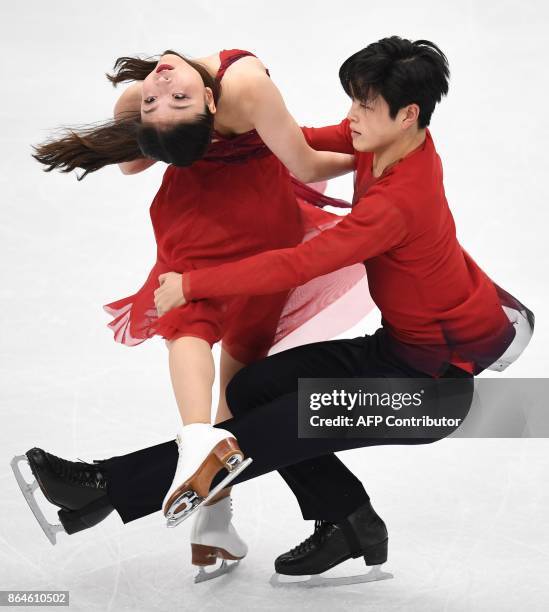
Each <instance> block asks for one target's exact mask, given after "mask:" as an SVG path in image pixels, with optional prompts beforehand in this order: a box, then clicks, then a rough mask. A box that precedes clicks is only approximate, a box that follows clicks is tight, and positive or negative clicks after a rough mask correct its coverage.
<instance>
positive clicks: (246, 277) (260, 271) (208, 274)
mask: <svg viewBox="0 0 549 612" xmlns="http://www.w3.org/2000/svg"><path fill="white" fill-rule="evenodd" d="M382 183H383V181H380V182H379V183H378V184H376V185H374V186H373V187H372V188H371V189H370V190H369V192H368V194H367V195H366V196H364V197H363V198H361V199H360V200H359V201H358V202H357V203H356V204H355V206H354V207H353V210H352V212H351V213H349V214H348V215H346V216H345V217H344V218H343V219H342V221H340V222H339V223H338V224H337V225H336V226H335V227H333V228H331V229H329V230H326V231H324V232H322V233H321V234H319V235H318V236H316V237H315V238H312V239H311V240H309V241H307V242H304V243H302V244H299V245H298V246H297V247H294V248H288V249H278V250H274V251H266V252H264V253H259V254H258V255H254V256H252V257H247V258H245V259H241V260H240V261H236V262H231V263H227V264H222V265H220V266H214V267H211V268H202V269H199V270H192V271H190V272H185V273H184V274H183V280H182V283H183V293H184V297H185V300H186V301H190V300H198V299H204V298H213V297H219V296H230V295H262V294H267V293H278V292H282V291H285V290H287V289H291V288H292V287H298V286H299V285H302V284H304V283H306V282H307V281H309V280H311V279H312V278H315V277H317V276H322V275H323V274H328V273H329V272H333V271H334V270H338V269H339V268H344V267H345V266H349V265H351V264H355V263H359V262H363V261H365V260H366V259H370V258H371V257H375V256H376V255H380V254H381V253H384V252H386V251H388V250H389V249H391V248H393V247H394V246H396V245H398V244H399V243H400V242H402V240H404V238H405V237H406V235H407V229H406V222H405V219H404V217H403V215H402V213H401V211H400V209H399V208H398V206H397V205H396V204H395V203H394V202H393V201H390V200H389V199H388V198H387V194H386V193H383V192H386V189H383V186H382Z"/></svg>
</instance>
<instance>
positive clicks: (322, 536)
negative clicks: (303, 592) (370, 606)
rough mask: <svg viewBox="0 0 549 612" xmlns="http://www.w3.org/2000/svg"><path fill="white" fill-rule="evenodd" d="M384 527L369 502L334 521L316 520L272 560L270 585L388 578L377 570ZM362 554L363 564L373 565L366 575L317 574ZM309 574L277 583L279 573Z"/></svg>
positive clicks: (384, 548)
mask: <svg viewBox="0 0 549 612" xmlns="http://www.w3.org/2000/svg"><path fill="white" fill-rule="evenodd" d="M387 544H388V537H387V528H386V527H385V523H384V522H383V520H382V519H381V518H380V517H379V516H378V514H377V513H376V512H375V510H374V509H373V508H372V505H371V504H370V501H368V502H366V503H365V504H364V505H362V506H360V507H359V508H358V509H357V510H355V511H354V512H353V513H351V514H350V515H349V516H348V517H347V518H346V519H344V520H342V521H340V522H338V523H330V522H327V521H316V522H315V531H314V533H313V534H312V535H311V536H309V537H308V538H307V539H306V540H304V541H303V542H302V543H301V544H299V545H298V546H296V547H294V548H292V549H291V550H290V551H288V552H286V553H284V554H282V555H280V556H279V557H278V558H277V559H276V560H275V570H276V572H277V574H275V575H274V576H273V577H272V579H271V584H273V585H274V586H281V585H283V586H290V585H291V586H307V587H310V586H321V585H322V586H324V585H327V584H354V583H358V582H371V581H373V580H383V579H385V578H392V577H393V576H392V574H389V573H387V572H383V571H381V569H380V566H381V564H382V563H385V561H387ZM357 557H364V561H365V562H366V565H373V566H374V567H373V568H372V570H370V572H368V573H367V574H363V575H360V576H350V577H344V578H324V577H320V576H318V575H319V574H321V573H322V572H325V571H327V570H329V569H331V568H333V567H335V566H336V565H339V564H340V563H343V562H344V561H346V560H347V559H350V558H353V559H356V558H357ZM280 574H283V575H286V576H311V578H310V579H309V580H307V581H301V582H289V583H287V582H286V583H285V582H281V581H280V580H279V575H280Z"/></svg>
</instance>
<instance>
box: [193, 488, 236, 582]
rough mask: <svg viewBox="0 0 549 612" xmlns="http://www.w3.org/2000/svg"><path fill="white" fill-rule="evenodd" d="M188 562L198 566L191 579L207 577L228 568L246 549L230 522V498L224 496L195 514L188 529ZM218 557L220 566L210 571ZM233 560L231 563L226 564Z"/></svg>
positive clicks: (230, 567) (230, 568) (229, 569)
mask: <svg viewBox="0 0 549 612" xmlns="http://www.w3.org/2000/svg"><path fill="white" fill-rule="evenodd" d="M191 552H192V563H193V565H196V566H198V567H199V572H198V574H197V575H196V576H195V579H194V581H195V582H203V581H204V580H211V579H212V578H216V577H218V576H222V575H223V574H226V573H227V572H230V571H232V570H233V569H235V567H236V566H237V565H238V563H239V562H240V560H241V559H242V558H244V557H245V556H246V554H247V552H248V546H247V545H246V543H245V542H244V540H243V539H242V538H241V537H240V536H239V535H238V533H237V531H236V529H235V528H234V525H233V524H232V500H231V497H230V496H227V497H224V498H223V499H220V500H218V501H217V502H215V503H214V504H211V505H208V506H206V505H203V506H202V508H201V509H200V511H199V512H198V513H197V515H196V518H195V520H194V523H193V528H192V531H191ZM218 559H221V565H220V566H219V567H218V568H216V569H214V570H213V571H208V572H207V571H206V570H205V567H207V566H214V565H215V564H216V562H217V560H218ZM227 561H234V563H227Z"/></svg>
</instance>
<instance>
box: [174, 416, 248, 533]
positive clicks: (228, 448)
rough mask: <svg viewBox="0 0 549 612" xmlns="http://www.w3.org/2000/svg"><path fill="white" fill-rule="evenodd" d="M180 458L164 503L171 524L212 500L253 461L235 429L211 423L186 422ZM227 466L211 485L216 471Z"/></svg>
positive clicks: (179, 446) (176, 522) (182, 434)
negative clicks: (242, 445)
mask: <svg viewBox="0 0 549 612" xmlns="http://www.w3.org/2000/svg"><path fill="white" fill-rule="evenodd" d="M176 441H177V446H178V451H179V458H178V462H177V468H176V472H175V476H174V480H173V483H172V486H171V487H170V489H169V491H168V493H167V494H166V496H165V498H164V501H163V503H162V509H163V511H164V516H165V517H166V519H167V526H168V527H175V526H177V525H179V523H181V522H182V521H184V520H185V519H186V518H188V517H189V516H190V515H191V514H192V513H193V512H195V511H196V510H197V509H198V508H199V507H201V506H202V504H204V502H207V501H209V500H210V499H211V498H212V497H214V495H216V494H217V493H218V492H219V491H220V490H221V489H223V488H224V487H226V486H227V484H228V483H229V482H230V481H232V480H233V479H234V478H236V476H237V475H238V474H239V473H240V472H241V471H242V470H244V469H245V468H246V467H248V465H249V464H250V463H251V462H252V460H251V459H250V458H248V459H244V455H243V453H242V451H241V450H240V447H239V446H238V443H237V441H236V439H235V438H234V436H233V435H232V433H231V432H230V431H227V430H225V429H221V428H219V427H212V426H211V425H210V424H209V423H192V424H191V425H185V426H184V427H183V428H182V429H181V431H180V433H179V434H178V436H177V438H176ZM223 468H224V469H225V470H227V472H228V473H227V474H226V476H225V477H224V478H223V480H221V482H220V483H219V484H218V485H216V487H214V488H213V489H211V484H212V481H213V479H214V477H215V476H216V474H217V473H218V472H219V471H220V470H221V469H223Z"/></svg>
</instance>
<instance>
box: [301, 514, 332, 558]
mask: <svg viewBox="0 0 549 612" xmlns="http://www.w3.org/2000/svg"><path fill="white" fill-rule="evenodd" d="M333 528H334V525H333V523H328V522H327V521H322V520H317V521H315V530H314V532H313V533H312V535H310V536H309V537H308V538H306V539H305V540H303V542H301V544H298V545H297V546H294V548H292V549H291V550H290V554H294V555H295V554H301V553H306V552H308V551H310V550H311V549H312V548H314V547H315V546H316V545H318V544H321V543H322V541H323V540H324V539H325V538H326V536H327V535H328V534H330V533H331V532H332V529H333Z"/></svg>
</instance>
